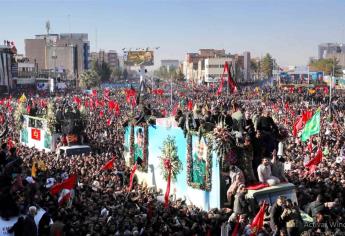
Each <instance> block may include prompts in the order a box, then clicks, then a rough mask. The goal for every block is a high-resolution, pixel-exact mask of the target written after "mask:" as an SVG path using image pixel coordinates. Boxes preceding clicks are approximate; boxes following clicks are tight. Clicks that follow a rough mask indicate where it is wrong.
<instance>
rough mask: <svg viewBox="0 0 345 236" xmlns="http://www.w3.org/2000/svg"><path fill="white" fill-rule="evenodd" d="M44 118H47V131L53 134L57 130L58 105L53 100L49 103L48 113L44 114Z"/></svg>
mask: <svg viewBox="0 0 345 236" xmlns="http://www.w3.org/2000/svg"><path fill="white" fill-rule="evenodd" d="M44 118H45V119H46V120H47V131H48V133H49V134H52V133H54V132H55V127H56V124H57V120H56V107H55V105H54V104H53V103H52V102H49V103H48V107H47V113H46V115H45V116H44Z"/></svg>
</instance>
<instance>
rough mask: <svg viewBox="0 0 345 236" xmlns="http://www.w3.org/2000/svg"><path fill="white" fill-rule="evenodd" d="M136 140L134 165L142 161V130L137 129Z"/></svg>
mask: <svg viewBox="0 0 345 236" xmlns="http://www.w3.org/2000/svg"><path fill="white" fill-rule="evenodd" d="M136 136H137V139H136V143H135V144H134V163H137V162H138V163H141V161H142V160H143V148H144V134H143V130H142V128H139V129H138V130H137V133H136Z"/></svg>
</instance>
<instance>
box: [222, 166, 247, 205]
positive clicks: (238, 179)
mask: <svg viewBox="0 0 345 236" xmlns="http://www.w3.org/2000/svg"><path fill="white" fill-rule="evenodd" d="M223 175H224V176H229V177H230V179H231V184H230V186H229V188H228V190H227V192H226V196H227V199H228V201H229V202H232V196H233V195H234V194H236V192H237V188H238V187H239V186H240V185H241V184H243V185H244V184H245V178H244V175H243V172H242V170H241V169H240V168H238V167H237V166H235V165H230V166H229V173H223Z"/></svg>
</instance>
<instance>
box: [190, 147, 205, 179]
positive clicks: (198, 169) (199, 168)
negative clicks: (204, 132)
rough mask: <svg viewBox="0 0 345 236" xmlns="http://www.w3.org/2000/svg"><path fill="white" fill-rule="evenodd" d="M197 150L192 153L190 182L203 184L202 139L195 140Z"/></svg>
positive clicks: (203, 150)
mask: <svg viewBox="0 0 345 236" xmlns="http://www.w3.org/2000/svg"><path fill="white" fill-rule="evenodd" d="M196 146H197V149H198V150H197V152H194V154H193V163H192V182H193V183H197V184H200V185H204V184H205V177H206V161H205V160H204V156H205V155H204V152H205V149H204V148H205V144H204V142H203V141H200V142H197V145H196Z"/></svg>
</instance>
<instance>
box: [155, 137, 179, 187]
mask: <svg viewBox="0 0 345 236" xmlns="http://www.w3.org/2000/svg"><path fill="white" fill-rule="evenodd" d="M160 167H161V169H162V171H163V177H164V179H165V180H168V175H169V170H171V175H172V179H173V180H174V181H176V178H177V175H178V174H179V173H180V171H181V170H182V163H181V161H180V159H179V158H178V155H177V146H176V142H175V139H174V138H172V137H171V136H168V137H167V138H166V140H164V142H163V147H162V157H161V163H160Z"/></svg>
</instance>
